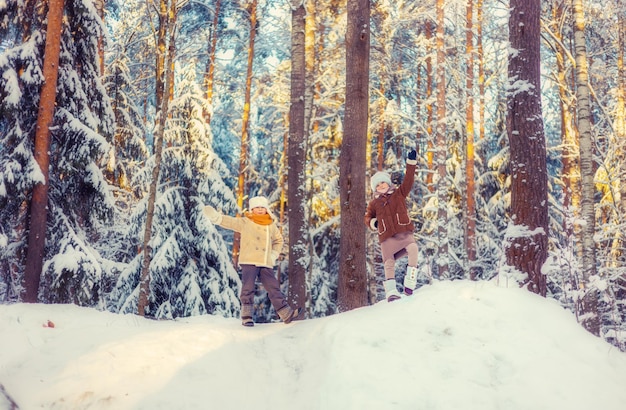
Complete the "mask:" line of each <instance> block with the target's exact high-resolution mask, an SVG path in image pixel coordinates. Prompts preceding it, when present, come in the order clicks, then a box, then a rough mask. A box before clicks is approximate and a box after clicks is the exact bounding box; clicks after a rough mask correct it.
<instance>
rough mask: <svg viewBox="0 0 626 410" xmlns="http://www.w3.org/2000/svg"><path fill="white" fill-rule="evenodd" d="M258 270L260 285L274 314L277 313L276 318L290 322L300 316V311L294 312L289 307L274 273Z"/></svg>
mask: <svg viewBox="0 0 626 410" xmlns="http://www.w3.org/2000/svg"><path fill="white" fill-rule="evenodd" d="M259 269H260V274H259V277H260V278H261V283H262V284H263V287H264V288H265V290H266V291H267V296H268V297H269V298H270V302H272V306H273V307H274V310H276V313H278V316H279V317H280V319H281V320H282V321H283V322H285V323H289V322H291V320H293V319H294V318H295V317H296V316H298V315H299V314H300V310H299V309H296V311H294V310H293V309H292V308H291V306H289V304H288V303H287V300H286V298H285V295H284V294H283V292H282V291H281V290H280V283H279V282H278V279H276V276H274V271H273V270H272V269H270V268H265V267H263V268H259Z"/></svg>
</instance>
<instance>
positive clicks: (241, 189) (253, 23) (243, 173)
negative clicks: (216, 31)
mask: <svg viewBox="0 0 626 410" xmlns="http://www.w3.org/2000/svg"><path fill="white" fill-rule="evenodd" d="M256 6H257V0H252V2H251V3H250V4H249V5H248V14H249V16H250V40H249V43H248V69H247V71H246V89H245V91H244V93H245V97H244V98H245V100H244V105H243V116H242V118H241V150H240V152H239V177H238V179H237V205H238V206H239V209H243V198H244V196H245V184H246V182H247V180H248V178H247V173H248V150H249V145H250V136H249V134H248V126H249V123H250V93H251V90H252V64H253V63H254V39H255V37H256V29H257V14H256ZM240 246H241V234H239V232H235V234H234V235H233V265H235V266H237V265H239V247H240Z"/></svg>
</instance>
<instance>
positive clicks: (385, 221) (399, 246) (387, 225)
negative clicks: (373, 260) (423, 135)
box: [365, 150, 418, 302]
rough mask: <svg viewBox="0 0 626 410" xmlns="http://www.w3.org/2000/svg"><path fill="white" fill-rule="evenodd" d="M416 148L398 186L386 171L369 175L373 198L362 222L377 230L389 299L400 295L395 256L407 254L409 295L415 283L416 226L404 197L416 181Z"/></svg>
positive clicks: (386, 291) (408, 159) (398, 297)
mask: <svg viewBox="0 0 626 410" xmlns="http://www.w3.org/2000/svg"><path fill="white" fill-rule="evenodd" d="M416 165H417V152H416V151H415V150H412V151H411V152H409V154H408V156H407V161H406V173H405V176H404V180H403V181H402V184H401V185H400V186H399V187H395V186H394V185H393V184H392V183H391V176H390V175H389V174H388V173H386V172H377V173H375V174H374V175H373V176H372V178H371V179H370V185H371V188H372V191H373V195H374V198H373V199H372V200H371V201H370V203H369V204H368V205H367V211H366V212H365V225H367V226H368V227H369V228H370V229H372V230H373V231H376V232H378V240H379V241H380V248H381V252H382V254H383V255H382V256H383V264H384V269H385V281H384V283H383V284H384V287H385V297H386V298H387V301H388V302H393V301H394V300H397V299H400V293H399V292H398V289H397V288H396V279H395V263H396V259H399V258H400V257H402V256H404V255H408V257H409V263H408V267H407V271H406V274H405V276H404V293H405V294H407V295H412V294H413V290H414V289H415V287H416V285H417V253H418V252H417V243H416V242H415V238H414V237H413V231H414V230H415V226H414V225H413V222H412V221H411V218H410V217H409V212H408V210H407V207H406V198H407V197H408V196H409V193H410V192H411V188H412V187H413V182H414V181H415V167H416Z"/></svg>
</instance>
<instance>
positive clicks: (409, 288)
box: [404, 266, 417, 296]
mask: <svg viewBox="0 0 626 410" xmlns="http://www.w3.org/2000/svg"><path fill="white" fill-rule="evenodd" d="M416 286H417V268H416V267H413V266H409V267H407V268H406V275H404V293H405V294H407V295H409V296H410V295H412V294H413V291H414V290H415V287H416Z"/></svg>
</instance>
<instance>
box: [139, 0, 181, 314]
mask: <svg viewBox="0 0 626 410" xmlns="http://www.w3.org/2000/svg"><path fill="white" fill-rule="evenodd" d="M159 10H160V13H164V16H163V15H160V16H159V22H160V24H163V25H164V27H159V29H158V36H159V37H157V70H158V69H159V67H160V68H161V70H163V72H159V71H157V72H156V78H157V79H158V78H161V79H162V80H161V81H157V84H158V85H160V86H161V87H162V89H161V90H159V89H156V95H157V97H158V98H157V99H159V102H160V105H158V106H157V107H158V109H159V112H158V119H159V125H158V128H157V132H156V133H155V138H154V167H153V168H152V176H151V177H152V179H151V182H150V190H149V192H148V205H147V209H146V226H145V229H144V236H143V259H142V263H141V273H140V277H139V299H138V302H137V314H138V315H140V316H145V314H146V309H147V307H148V304H149V302H150V259H151V257H152V247H151V246H150V240H151V239H152V220H153V219H154V206H155V203H156V195H157V190H158V185H159V174H160V172H161V159H162V152H163V141H164V134H165V124H166V121H167V113H168V104H169V99H170V95H169V93H170V85H169V84H168V82H169V81H171V80H172V79H173V76H172V75H171V73H170V70H171V69H172V67H173V65H172V64H169V65H167V64H166V62H167V59H168V58H169V60H170V61H172V60H173V59H174V53H175V44H174V41H170V42H169V48H168V49H167V55H166V54H165V53H166V46H167V36H168V31H169V30H174V26H175V25H176V0H172V2H171V4H170V8H169V10H168V4H167V0H161V6H160V9H159ZM160 36H163V38H161V37H160ZM170 37H171V38H170V39H171V40H173V39H174V35H173V34H172V35H170ZM160 53H163V55H162V56H159V54H160ZM166 67H168V69H167V70H165V68H166ZM159 96H160V97H159Z"/></svg>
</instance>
